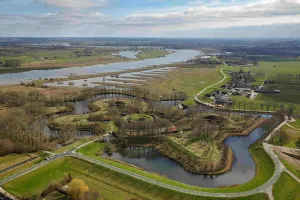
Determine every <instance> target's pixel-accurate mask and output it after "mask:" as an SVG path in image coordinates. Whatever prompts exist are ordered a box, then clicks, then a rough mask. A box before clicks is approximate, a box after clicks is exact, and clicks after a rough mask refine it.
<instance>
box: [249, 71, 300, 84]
mask: <svg viewBox="0 0 300 200" xmlns="http://www.w3.org/2000/svg"><path fill="white" fill-rule="evenodd" d="M254 77H255V80H257V81H264V80H269V81H274V82H276V83H300V74H289V73H274V74H266V73H263V72H258V73H255V74H254Z"/></svg>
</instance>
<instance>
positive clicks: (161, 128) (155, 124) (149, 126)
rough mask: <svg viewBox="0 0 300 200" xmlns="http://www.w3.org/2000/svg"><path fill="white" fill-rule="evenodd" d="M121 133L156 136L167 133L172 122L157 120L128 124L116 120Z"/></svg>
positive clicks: (121, 120)
mask: <svg viewBox="0 0 300 200" xmlns="http://www.w3.org/2000/svg"><path fill="white" fill-rule="evenodd" d="M115 124H116V126H117V127H118V128H119V133H120V134H122V135H130V136H144V135H154V134H160V133H162V132H166V131H167V128H168V127H169V126H170V122H169V121H168V120H166V119H161V118H158V117H157V118H155V119H154V120H153V121H150V120H149V121H135V122H128V121H125V120H123V119H121V118H119V119H117V120H116V123H115Z"/></svg>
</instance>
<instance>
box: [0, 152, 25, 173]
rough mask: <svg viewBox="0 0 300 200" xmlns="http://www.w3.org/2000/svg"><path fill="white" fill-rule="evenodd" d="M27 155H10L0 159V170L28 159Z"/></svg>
mask: <svg viewBox="0 0 300 200" xmlns="http://www.w3.org/2000/svg"><path fill="white" fill-rule="evenodd" d="M29 158H30V156H29V155H28V154H11V155H7V156H3V157H0V170H1V169H5V168H7V167H9V166H12V165H14V164H16V163H19V162H22V161H24V160H27V159H29Z"/></svg>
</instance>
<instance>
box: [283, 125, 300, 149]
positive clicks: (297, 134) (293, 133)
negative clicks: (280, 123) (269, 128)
mask: <svg viewBox="0 0 300 200" xmlns="http://www.w3.org/2000/svg"><path fill="white" fill-rule="evenodd" d="M282 129H283V130H284V131H285V132H286V133H287V136H288V137H287V139H286V140H284V142H283V145H282V146H284V147H289V148H296V144H295V142H297V141H298V139H299V138H300V131H298V130H295V129H292V128H290V127H288V126H284V127H283V128H282Z"/></svg>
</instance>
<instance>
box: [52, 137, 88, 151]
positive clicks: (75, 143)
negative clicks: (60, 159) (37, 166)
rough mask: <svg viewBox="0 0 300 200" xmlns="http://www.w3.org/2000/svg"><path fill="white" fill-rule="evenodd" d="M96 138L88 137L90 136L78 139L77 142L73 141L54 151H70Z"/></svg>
mask: <svg viewBox="0 0 300 200" xmlns="http://www.w3.org/2000/svg"><path fill="white" fill-rule="evenodd" d="M93 139H94V137H88V138H80V139H78V140H76V141H75V142H73V143H72V144H69V145H66V146H63V147H61V148H58V149H56V150H55V151H54V153H63V152H65V151H69V150H71V149H74V148H76V147H78V146H80V145H82V144H84V143H87V142H89V141H92V140H93Z"/></svg>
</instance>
